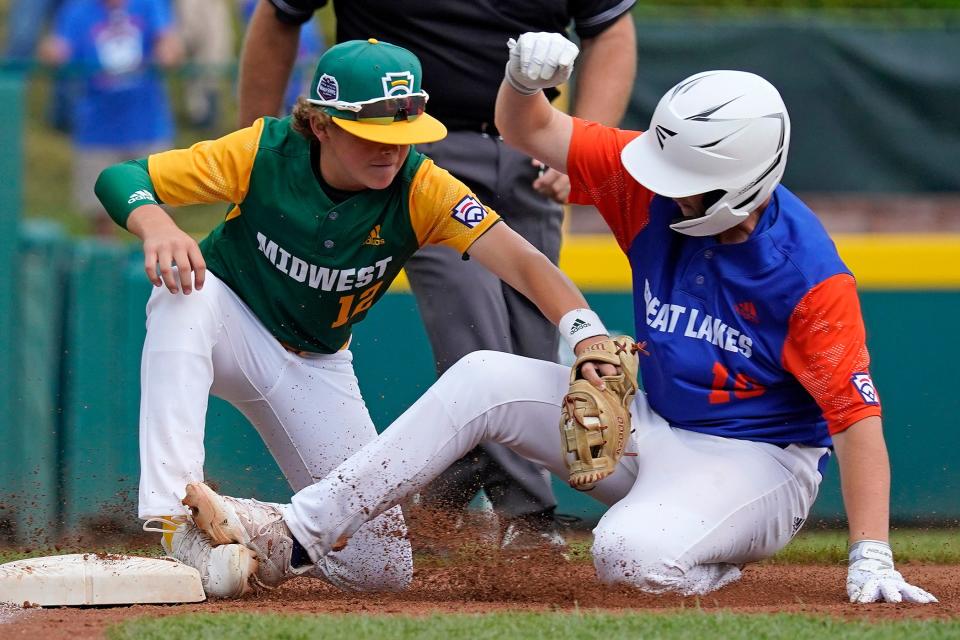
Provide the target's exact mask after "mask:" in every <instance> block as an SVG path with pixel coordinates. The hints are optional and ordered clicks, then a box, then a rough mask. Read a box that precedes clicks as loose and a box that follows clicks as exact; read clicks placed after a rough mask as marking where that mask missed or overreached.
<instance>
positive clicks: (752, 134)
mask: <svg viewBox="0 0 960 640" xmlns="http://www.w3.org/2000/svg"><path fill="white" fill-rule="evenodd" d="M789 145H790V117H789V116H788V115H787V108H786V106H784V104H783V99H782V98H781V97H780V93H779V92H777V90H776V89H775V88H774V86H773V85H772V84H770V83H769V82H767V81H766V80H764V79H763V78H761V77H760V76H758V75H755V74H752V73H746V72H744V71H705V72H703V73H698V74H696V75H693V76H690V77H689V78H687V79H686V80H684V81H682V82H681V83H680V84H678V85H677V86H675V87H674V88H673V89H671V90H670V91H668V92H667V93H666V95H664V96H663V98H661V99H660V103H659V104H658V105H657V108H656V110H655V111H654V113H653V118H652V119H651V121H650V128H649V130H648V131H647V132H646V133H644V134H643V135H641V136H639V137H637V138H636V139H634V140H633V141H632V142H630V143H629V144H628V145H627V146H625V147H624V148H623V151H622V152H621V155H620V159H621V160H622V162H623V165H624V167H626V169H627V171H628V172H629V173H630V175H631V176H633V178H634V179H635V180H636V181H637V182H639V183H640V184H642V185H643V186H645V187H646V188H648V189H650V190H651V191H653V192H654V193H657V194H660V195H662V196H666V197H668V198H683V197H686V196H693V195H697V194H701V193H704V194H705V193H710V192H715V191H719V192H722V194H721V195H720V196H719V200H717V201H716V202H713V203H712V204H709V206H708V208H707V210H706V212H705V213H704V214H703V215H702V216H700V217H698V218H690V219H685V220H682V221H679V222H675V223H674V224H671V225H670V228H671V229H674V230H676V231H679V232H680V233H684V234H687V235H690V236H711V235H715V234H717V233H721V232H722V231H726V230H727V229H730V228H731V227H734V226H736V225H737V224H739V223H740V222H742V221H743V219H744V218H746V217H747V215H749V213H750V212H751V211H753V210H754V209H756V208H757V206H759V205H760V204H761V203H763V201H764V200H766V199H767V197H768V196H769V195H770V194H771V193H772V192H773V190H774V189H775V188H776V186H777V185H778V184H780V178H782V177H783V170H784V168H785V167H786V164H787V148H788V146H789Z"/></svg>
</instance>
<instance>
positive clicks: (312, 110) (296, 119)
mask: <svg viewBox="0 0 960 640" xmlns="http://www.w3.org/2000/svg"><path fill="white" fill-rule="evenodd" d="M290 115H291V116H292V118H291V120H290V126H291V127H292V128H293V130H294V131H296V132H297V133H299V134H300V135H301V136H303V137H304V138H306V139H307V140H309V141H310V142H313V141H314V140H316V139H317V134H315V133H314V132H313V127H312V126H311V124H316V126H317V127H319V128H321V129H326V128H327V127H329V126H331V125H332V124H333V118H331V117H330V115H329V114H328V113H325V112H324V111H321V110H320V109H319V108H318V107H317V106H315V105H312V104H310V103H309V102H307V99H306V98H304V97H303V96H300V97H299V98H297V104H295V105H293V110H292V111H291V112H290Z"/></svg>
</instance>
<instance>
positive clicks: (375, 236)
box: [363, 224, 387, 247]
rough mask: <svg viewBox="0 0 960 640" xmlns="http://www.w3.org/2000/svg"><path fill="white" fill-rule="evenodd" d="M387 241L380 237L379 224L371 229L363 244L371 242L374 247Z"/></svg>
mask: <svg viewBox="0 0 960 640" xmlns="http://www.w3.org/2000/svg"><path fill="white" fill-rule="evenodd" d="M386 242H387V241H386V240H384V239H383V238H381V237H380V225H379V224H378V225H377V226H375V227H374V228H373V229H370V236H369V237H368V238H367V239H366V240H364V241H363V244H369V245H372V246H374V247H379V246H381V245H383V244H385V243H386Z"/></svg>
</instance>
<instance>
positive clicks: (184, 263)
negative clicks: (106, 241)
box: [127, 204, 207, 295]
mask: <svg viewBox="0 0 960 640" xmlns="http://www.w3.org/2000/svg"><path fill="white" fill-rule="evenodd" d="M127 229H129V230H130V231H131V232H132V233H135V234H136V235H137V236H138V237H139V238H140V239H141V240H143V268H144V271H146V273H147V278H148V279H149V280H150V282H152V283H153V286H155V287H159V286H160V285H161V284H162V285H164V286H165V287H167V289H168V290H169V291H170V293H177V292H178V291H183V293H184V294H185V295H189V294H190V292H191V291H192V290H193V288H194V286H196V288H197V290H200V289H202V288H203V281H204V278H205V277H206V269H207V265H206V263H205V262H204V260H203V254H201V253H200V246H199V245H198V244H197V241H196V240H194V239H193V238H191V237H190V235H189V234H187V233H185V232H184V231H183V230H182V229H181V228H180V227H178V226H177V223H176V222H174V221H173V219H172V218H171V217H170V216H169V215H167V212H166V211H164V210H163V209H162V208H161V207H160V206H158V205H155V204H145V205H143V206H142V207H137V208H136V209H134V211H133V212H132V213H131V214H130V217H129V218H128V219H127ZM174 267H176V268H174ZM191 274H192V277H191Z"/></svg>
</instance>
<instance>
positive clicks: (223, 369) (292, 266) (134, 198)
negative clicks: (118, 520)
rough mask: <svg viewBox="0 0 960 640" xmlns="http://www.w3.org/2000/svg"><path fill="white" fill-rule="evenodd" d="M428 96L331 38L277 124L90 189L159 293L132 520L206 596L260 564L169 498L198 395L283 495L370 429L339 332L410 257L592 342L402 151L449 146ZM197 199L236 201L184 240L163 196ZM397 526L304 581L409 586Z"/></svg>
mask: <svg viewBox="0 0 960 640" xmlns="http://www.w3.org/2000/svg"><path fill="white" fill-rule="evenodd" d="M427 99H428V96H427V94H426V93H425V92H424V91H422V90H421V70H420V63H419V61H418V60H417V58H416V57H415V56H414V55H413V54H411V53H410V52H409V51H407V50H406V49H402V48H400V47H396V46H393V45H390V44H387V43H381V42H377V41H376V40H372V39H371V40H368V41H360V40H354V41H350V42H345V43H343V44H340V45H337V46H335V47H333V48H332V49H330V50H329V51H327V52H326V53H325V54H324V55H323V56H322V58H321V59H320V61H319V63H318V65H317V70H316V73H315V76H314V79H313V84H312V88H311V92H310V98H309V99H307V100H303V99H301V101H300V102H299V103H298V106H297V107H296V108H295V109H294V112H293V114H292V115H291V116H289V117H287V118H283V119H275V118H263V119H260V120H257V121H256V122H255V123H254V124H253V125H252V126H251V127H248V128H245V129H241V130H239V131H236V132H234V133H231V134H229V135H227V136H225V137H223V138H220V139H218V140H212V141H205V142H199V143H197V144H195V145H193V146H192V147H191V148H189V149H180V150H173V151H167V152H163V153H158V154H155V155H151V156H149V157H148V158H145V159H140V160H134V161H130V162H126V163H123V164H118V165H114V166H113V167H110V168H109V169H107V170H106V171H104V172H103V173H102V174H101V176H100V179H99V180H98V182H97V187H96V192H97V195H98V196H99V198H100V199H101V201H102V202H103V204H104V206H105V207H106V209H107V211H108V212H109V213H110V215H111V216H112V217H113V218H114V220H116V222H117V223H118V224H120V225H121V226H124V227H126V228H127V229H129V230H130V231H131V232H133V233H134V234H136V235H137V236H139V237H140V238H141V239H142V240H143V249H144V258H145V263H144V267H145V270H146V274H147V277H148V278H149V279H150V281H151V282H152V283H153V284H154V286H155V287H157V288H156V289H155V290H154V292H153V294H152V296H151V297H150V301H149V302H148V303H147V336H146V340H145V342H144V347H143V358H142V364H141V404H140V457H141V477H140V495H139V517H140V518H142V519H144V520H147V524H145V529H147V530H148V531H150V530H155V531H161V532H164V531H165V533H164V535H163V545H164V547H165V549H166V551H167V552H168V553H169V554H171V555H173V556H175V557H178V558H180V559H183V560H185V561H188V563H189V564H191V565H193V566H197V567H200V568H201V575H202V578H203V582H204V586H205V588H206V590H207V593H208V594H209V595H215V596H234V595H239V594H241V593H242V592H244V591H245V590H247V589H249V580H250V578H251V577H252V576H254V575H255V573H256V566H257V564H256V563H257V559H256V557H255V556H254V555H252V552H251V551H249V550H248V549H247V548H246V547H244V546H242V545H223V546H219V547H216V548H213V547H211V546H210V544H209V542H208V540H207V539H206V538H205V537H204V536H203V535H202V534H200V533H199V531H198V529H197V528H196V527H195V526H193V525H192V523H191V522H190V519H189V515H188V512H186V511H185V510H184V508H183V506H182V505H181V499H182V498H183V497H184V486H185V485H186V484H188V483H196V482H200V481H201V480H203V457H204V448H203V434H204V416H205V413H206V409H207V401H208V397H209V395H210V394H213V395H216V396H218V397H221V398H223V399H225V400H227V401H229V402H230V403H232V404H233V405H234V406H235V407H237V408H238V409H239V410H240V411H241V412H242V413H243V414H244V415H245V416H246V417H247V418H248V419H249V420H250V422H251V423H252V424H253V425H254V426H255V427H256V429H257V430H258V431H259V433H260V435H261V437H262V438H263V440H264V441H265V442H266V444H267V446H268V448H269V449H270V451H271V453H272V454H273V456H274V457H275V459H276V460H277V463H278V464H279V466H280V468H281V469H282V470H283V473H284V474H285V476H286V478H287V480H288V481H289V483H290V485H291V487H292V488H293V489H294V490H300V489H302V488H304V487H306V486H307V485H310V484H312V483H313V482H314V481H315V480H316V479H319V478H322V477H324V476H325V475H326V474H327V473H328V472H329V471H331V470H332V469H333V468H335V467H336V466H337V465H338V464H339V463H341V462H343V461H344V460H345V459H346V458H347V457H349V456H350V455H351V454H352V453H354V452H355V451H357V450H358V449H359V448H360V447H361V446H362V445H363V444H364V443H366V442H368V441H370V440H372V439H373V438H375V437H376V435H377V434H376V431H375V429H374V426H373V423H372V422H371V419H370V416H369V414H368V412H367V409H366V407H365V405H364V402H363V398H362V397H361V395H360V390H359V387H358V385H357V380H356V377H355V376H354V372H353V366H352V355H351V353H350V350H349V345H350V335H351V329H352V326H353V325H354V324H355V323H357V322H359V321H360V320H362V319H363V318H364V316H365V315H366V313H367V311H368V310H369V309H370V308H371V307H372V306H373V305H374V304H375V303H376V302H377V300H378V299H379V298H380V297H381V296H382V295H383V294H384V292H386V290H387V288H388V287H389V286H390V283H391V282H392V281H393V279H394V278H396V276H397V275H398V274H399V272H400V269H401V267H402V266H403V264H404V262H405V261H406V260H407V258H409V257H410V256H411V255H412V254H413V253H414V252H415V251H416V250H417V249H418V248H419V247H420V246H423V245H427V244H441V245H446V246H449V247H452V248H454V249H455V250H457V251H459V252H461V253H463V254H465V256H469V257H470V258H473V259H476V260H477V261H478V262H479V263H481V264H482V265H484V266H485V267H487V268H488V269H489V270H490V271H492V272H493V273H495V274H496V275H497V276H499V277H500V278H502V279H503V280H504V281H505V282H506V283H507V284H509V285H510V286H512V287H514V288H515V289H517V290H518V291H520V292H522V293H523V294H524V295H526V296H527V297H528V298H529V299H530V300H532V301H533V302H534V303H535V304H537V306H538V307H539V308H540V310H541V311H542V312H543V313H544V315H545V316H546V317H547V318H549V319H551V320H552V321H553V322H554V323H555V324H559V325H561V326H564V327H568V328H569V331H568V334H572V335H571V336H568V341H569V342H570V343H571V346H573V347H574V348H575V349H576V350H577V351H578V353H579V352H582V351H583V350H584V349H585V348H586V347H588V346H589V345H590V344H592V343H593V342H594V341H596V340H599V339H600V337H601V336H604V335H605V333H606V330H605V329H604V328H603V326H602V324H601V323H600V321H599V318H597V317H596V314H593V313H592V312H590V311H589V309H587V308H586V306H587V305H586V302H585V300H584V298H583V296H582V294H581V293H580V292H579V291H578V290H577V289H576V287H575V286H574V285H573V284H572V283H571V282H570V280H569V279H568V278H566V277H565V276H564V275H563V274H562V273H561V272H560V271H559V270H558V269H557V268H556V267H555V266H554V265H553V264H551V263H550V261H549V260H548V259H547V258H546V257H544V256H543V255H542V254H540V253H539V252H538V251H536V250H535V249H534V248H533V247H532V246H531V245H530V244H528V243H527V242H526V241H525V240H523V239H522V238H521V237H520V236H519V235H517V234H516V233H514V232H513V231H512V230H511V229H510V228H509V227H507V226H506V225H505V224H497V222H498V221H499V217H498V216H497V214H496V213H495V212H493V211H491V210H490V209H488V208H486V207H485V206H484V205H482V204H481V203H480V202H479V201H478V200H477V198H476V197H475V196H474V195H473V194H472V193H470V191H469V190H468V189H467V188H466V187H465V186H464V185H463V184H462V183H461V182H459V181H458V180H456V179H455V178H453V177H452V176H451V175H450V174H449V173H447V172H446V171H444V170H443V169H441V168H439V167H437V166H436V165H434V163H433V162H432V161H431V160H430V159H429V158H427V157H425V156H424V155H422V154H420V153H418V152H417V151H416V150H415V149H413V148H412V147H411V146H410V145H412V144H416V143H426V142H431V141H435V140H439V139H441V138H443V137H444V136H445V135H446V129H445V128H444V126H443V125H442V124H441V123H440V122H439V121H437V120H436V119H434V118H432V117H431V116H429V115H428V114H427V113H425V105H426V103H427ZM200 202H225V203H229V204H230V206H229V208H228V212H227V214H226V217H225V219H224V221H223V222H222V223H221V224H220V225H219V226H218V227H217V228H215V229H214V230H213V231H212V232H211V233H210V234H209V235H208V236H207V237H206V238H205V239H203V241H202V242H200V244H199V245H198V244H197V243H196V242H195V241H194V240H193V239H192V238H191V237H190V236H188V235H187V234H186V233H184V232H183V231H182V230H180V229H179V228H178V227H177V226H176V224H175V223H174V222H173V220H172V219H171V218H170V217H169V216H168V215H167V213H166V212H165V211H164V210H163V209H162V208H161V207H160V206H159V205H160V204H167V205H171V206H180V205H186V204H192V203H200ZM164 289H166V290H164ZM576 320H579V321H577V322H575V321H576ZM585 326H586V327H587V328H586V329H584V327H585ZM574 336H575V337H574ZM589 369H590V370H589V371H585V372H584V374H585V376H587V377H588V378H590V379H591V381H593V382H594V383H595V384H597V385H598V386H600V385H601V384H602V383H601V381H600V379H599V377H598V376H597V374H598V373H600V374H604V373H613V370H612V368H611V367H610V365H599V364H598V365H596V366H595V367H594V366H592V365H591V367H589ZM157 520H159V521H160V522H161V523H162V526H161V527H160V528H159V529H158V528H155V527H154V528H149V526H148V525H150V524H151V523H153V522H155V521H157ZM404 534H405V529H404V523H403V518H402V514H401V512H400V510H399V508H393V509H390V510H389V511H387V512H386V513H384V514H383V515H381V516H380V517H378V518H377V519H375V520H372V521H371V522H370V523H369V524H367V525H365V526H364V527H363V528H362V529H361V530H360V531H358V532H357V533H356V534H354V535H353V537H352V538H351V542H350V545H349V546H348V547H347V548H343V549H341V550H339V551H333V552H331V553H329V554H327V555H326V556H324V557H323V558H322V559H321V560H320V562H317V563H316V565H315V568H314V570H313V575H316V576H317V577H321V578H324V579H326V580H328V581H329V582H331V583H333V584H335V585H338V586H341V587H344V588H350V589H358V590H373V589H400V588H403V587H405V586H406V585H407V584H408V583H409V581H410V579H411V576H412V556H411V551H410V545H409V542H408V541H407V539H406V537H405V535H404ZM214 560H216V561H214ZM208 568H211V569H208Z"/></svg>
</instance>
